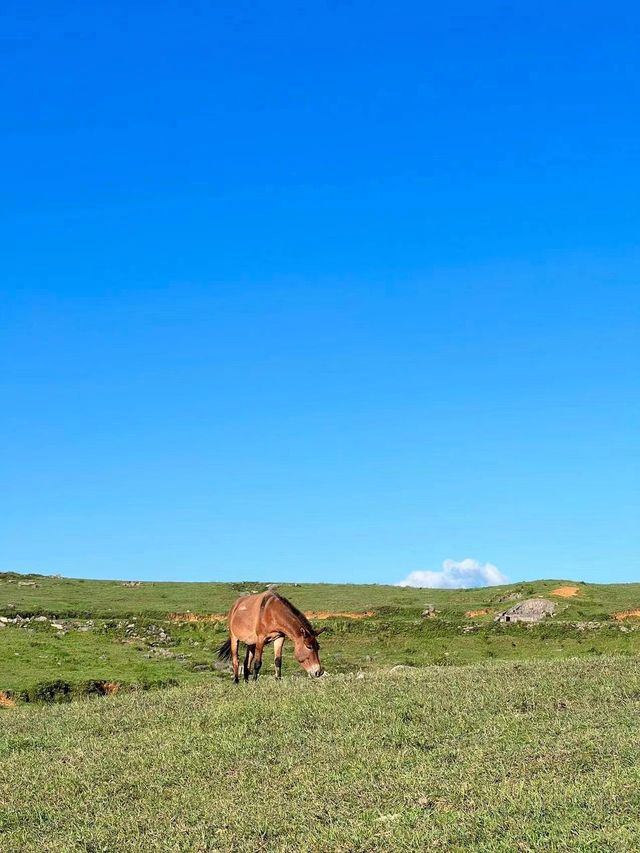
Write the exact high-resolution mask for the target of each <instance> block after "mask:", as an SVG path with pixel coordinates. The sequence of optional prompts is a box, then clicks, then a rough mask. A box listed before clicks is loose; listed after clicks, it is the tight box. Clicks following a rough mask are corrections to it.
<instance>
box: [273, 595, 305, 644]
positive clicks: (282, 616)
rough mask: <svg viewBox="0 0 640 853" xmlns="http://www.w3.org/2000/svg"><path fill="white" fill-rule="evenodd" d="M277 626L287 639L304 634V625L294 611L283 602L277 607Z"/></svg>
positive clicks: (294, 638)
mask: <svg viewBox="0 0 640 853" xmlns="http://www.w3.org/2000/svg"><path fill="white" fill-rule="evenodd" d="M276 621H277V627H278V630H279V631H281V632H282V633H283V634H284V635H285V636H286V637H288V639H290V640H296V639H297V638H298V637H300V636H301V635H302V634H304V626H303V624H302V622H301V621H300V619H299V618H298V617H297V616H296V614H295V613H292V612H291V611H290V610H289V608H288V607H287V606H286V605H285V604H281V606H280V607H279V608H278V616H277V620H276Z"/></svg>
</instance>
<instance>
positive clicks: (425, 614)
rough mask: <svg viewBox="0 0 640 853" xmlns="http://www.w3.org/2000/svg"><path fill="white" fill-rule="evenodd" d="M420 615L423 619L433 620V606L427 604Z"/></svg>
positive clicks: (434, 607)
mask: <svg viewBox="0 0 640 853" xmlns="http://www.w3.org/2000/svg"><path fill="white" fill-rule="evenodd" d="M420 615H421V616H422V618H423V619H433V617H434V616H435V615H436V606H435V604H427V606H426V607H425V609H424V610H423V611H422V613H421V614H420Z"/></svg>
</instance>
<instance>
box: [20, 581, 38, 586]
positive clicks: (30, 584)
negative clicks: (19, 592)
mask: <svg viewBox="0 0 640 853" xmlns="http://www.w3.org/2000/svg"><path fill="white" fill-rule="evenodd" d="M18 586H35V587H37V586H38V584H37V583H36V582H35V581H18Z"/></svg>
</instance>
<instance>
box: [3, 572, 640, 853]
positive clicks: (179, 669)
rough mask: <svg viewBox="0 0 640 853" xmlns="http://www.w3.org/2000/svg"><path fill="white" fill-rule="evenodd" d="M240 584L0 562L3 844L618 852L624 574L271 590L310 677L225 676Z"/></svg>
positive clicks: (628, 710)
mask: <svg viewBox="0 0 640 853" xmlns="http://www.w3.org/2000/svg"><path fill="white" fill-rule="evenodd" d="M264 586H265V585H264V584H257V583H253V584H252V583H247V584H177V583H176V584H162V583H157V584H141V585H139V586H130V585H125V584H123V583H121V582H116V581H110V582H107V581H79V580H67V579H63V578H48V577H40V576H30V577H25V576H18V575H11V574H5V575H0V622H1V627H0V766H2V768H3V772H2V774H0V849H1V850H2V851H3V853H4V851H16V853H18V852H19V853H22V851H27V853H28V852H29V851H56V853H58V852H59V853H63V852H64V853H67V851H69V853H73V851H83V853H107V851H108V853H120V851H123V850H126V851H134V852H135V851H140V853H143V851H144V853H146V851H163V853H164V851H185V853H186V851H190V852H191V851H201V853H204V851H211V852H212V853H213V851H238V853H240V851H265V853H275V851H283V853H284V851H286V853H290V851H296V853H297V851H318V853H322V852H323V851H344V853H347V852H348V853H351V851H354V853H357V851H388V850H393V851H396V850H398V851H404V850H406V851H415V850H424V849H435V850H437V849H440V850H447V851H449V850H459V851H466V850H478V851H513V850H516V851H537V850H553V851H560V850H567V851H569V850H571V851H573V850H585V851H587V850H589V851H596V850H597V851H607V850H611V851H635V850H637V849H638V838H640V818H639V817H638V815H640V778H639V776H640V725H639V723H640V668H639V667H638V656H639V655H640V630H636V629H637V626H638V624H639V619H638V617H637V616H634V615H633V611H634V610H639V609H640V585H626V586H615V585H611V586H593V585H587V584H580V583H577V584H576V583H571V582H568V581H560V580H548V581H537V582H535V583H527V584H519V585H513V586H509V587H493V588H490V589H476V590H417V589H400V588H398V587H383V586H364V587H356V586H330V585H316V586H309V585H301V586H298V585H282V586H280V587H279V589H280V591H281V592H282V593H283V594H284V595H286V596H288V597H290V598H291V599H292V600H293V601H294V602H295V603H296V604H298V605H299V606H300V607H301V608H303V609H305V610H306V611H311V612H313V613H314V616H313V617H312V618H313V619H315V620H316V621H317V622H318V623H321V624H323V625H326V626H327V631H326V633H324V634H323V635H322V638H321V639H322V652H321V655H322V660H323V663H324V665H325V667H326V668H327V670H328V675H327V676H326V677H325V678H322V679H319V680H317V681H310V680H308V679H306V678H305V677H304V675H303V674H302V673H301V671H300V670H299V668H298V667H297V664H296V663H295V661H293V660H292V659H291V653H290V651H289V653H288V654H287V652H286V650H285V668H284V674H285V676H286V677H285V679H284V680H283V681H282V682H280V683H278V682H276V681H275V679H273V678H272V677H271V676H270V669H271V666H270V660H269V657H268V658H267V666H266V667H265V668H264V669H263V672H264V673H265V677H263V678H262V679H261V680H260V681H259V682H258V683H256V684H254V683H250V684H248V685H244V684H241V685H239V686H234V685H233V684H232V683H231V682H230V679H229V675H228V673H227V672H226V671H223V670H220V669H218V668H216V666H215V665H214V663H213V662H214V660H215V650H216V648H217V646H218V645H219V644H220V643H221V642H222V640H223V639H224V637H225V635H226V625H225V623H224V621H221V620H219V619H217V617H218V616H221V615H222V614H224V613H225V612H226V610H227V609H228V607H229V605H230V604H231V602H232V601H233V600H234V599H235V598H236V597H237V596H238V595H239V594H240V593H242V592H253V591H259V590H262V589H264ZM531 596H545V597H547V598H549V599H550V600H553V601H554V602H555V604H556V613H555V615H554V616H553V617H552V618H548V619H547V620H546V621H545V622H544V623H542V624H540V625H534V626H524V625H514V624H510V625H505V624H500V623H496V622H495V621H494V616H495V614H496V613H498V612H500V611H501V610H503V609H505V608H506V607H508V606H510V605H512V604H514V603H515V602H516V601H519V600H522V599H523V598H526V597H531ZM429 606H430V609H431V610H432V612H431V613H430V614H429V615H427V616H425V615H423V611H424V610H425V609H426V608H427V607H429ZM628 611H631V613H629V612H628ZM622 612H626V617H625V618H624V619H621V618H620V614H621V613H622ZM356 617H358V618H356ZM285 648H286V647H285ZM398 664H401V665H404V666H400V667H398V668H396V669H394V668H393V667H394V666H396V667H397V665H398ZM161 687H162V688H164V689H150V688H161ZM95 694H101V696H100V698H98V697H97V696H96V695H95ZM112 694H117V695H112ZM74 698H77V701H73V702H71V701H69V700H71V699H74ZM3 705H4V706H5V707H2V706H3Z"/></svg>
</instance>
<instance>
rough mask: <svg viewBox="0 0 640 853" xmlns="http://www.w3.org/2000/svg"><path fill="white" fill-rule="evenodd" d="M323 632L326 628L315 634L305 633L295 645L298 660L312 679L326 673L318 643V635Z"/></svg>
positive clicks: (314, 632)
mask: <svg viewBox="0 0 640 853" xmlns="http://www.w3.org/2000/svg"><path fill="white" fill-rule="evenodd" d="M323 631H324V628H320V630H319V631H313V632H309V631H305V632H304V633H302V634H300V636H299V637H298V638H297V640H296V643H295V652H294V654H295V656H296V660H297V661H298V663H299V664H300V666H301V667H302V668H303V669H304V670H306V672H307V673H308V675H310V676H311V677H316V678H319V677H320V676H321V675H322V674H323V673H324V669H323V668H322V664H321V663H320V644H319V643H318V634H321V633H322V632H323Z"/></svg>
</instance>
